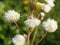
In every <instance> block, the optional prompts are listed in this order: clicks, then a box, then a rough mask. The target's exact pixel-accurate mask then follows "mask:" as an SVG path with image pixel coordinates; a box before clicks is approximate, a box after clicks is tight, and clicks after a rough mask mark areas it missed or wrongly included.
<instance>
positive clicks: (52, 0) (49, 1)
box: [45, 0, 55, 7]
mask: <svg viewBox="0 0 60 45" xmlns="http://www.w3.org/2000/svg"><path fill="white" fill-rule="evenodd" d="M54 1H55V0H45V2H46V3H47V4H49V5H50V6H51V7H54V6H55V4H54Z"/></svg>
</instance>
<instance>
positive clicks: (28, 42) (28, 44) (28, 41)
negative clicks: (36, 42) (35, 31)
mask: <svg viewBox="0 0 60 45" xmlns="http://www.w3.org/2000/svg"><path fill="white" fill-rule="evenodd" d="M27 39H28V40H27V45H30V32H28V37H27Z"/></svg>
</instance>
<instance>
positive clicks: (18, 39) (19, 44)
mask: <svg viewBox="0 0 60 45" xmlns="http://www.w3.org/2000/svg"><path fill="white" fill-rule="evenodd" d="M12 42H13V43H14V45H25V37H24V36H23V35H19V34H18V35H16V36H14V38H12Z"/></svg>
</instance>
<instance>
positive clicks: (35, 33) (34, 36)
mask: <svg viewBox="0 0 60 45" xmlns="http://www.w3.org/2000/svg"><path fill="white" fill-rule="evenodd" d="M37 30H38V27H37V28H36V31H35V32H34V35H33V38H32V43H31V45H33V43H34V39H35V38H36V35H37Z"/></svg>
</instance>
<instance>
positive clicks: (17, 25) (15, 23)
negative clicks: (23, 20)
mask: <svg viewBox="0 0 60 45" xmlns="http://www.w3.org/2000/svg"><path fill="white" fill-rule="evenodd" d="M14 23H15V25H16V27H17V28H18V29H19V26H18V24H17V23H16V21H14ZM20 31H21V30H20ZM21 33H22V34H25V33H23V32H22V31H21ZM25 35H26V34H25Z"/></svg>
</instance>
